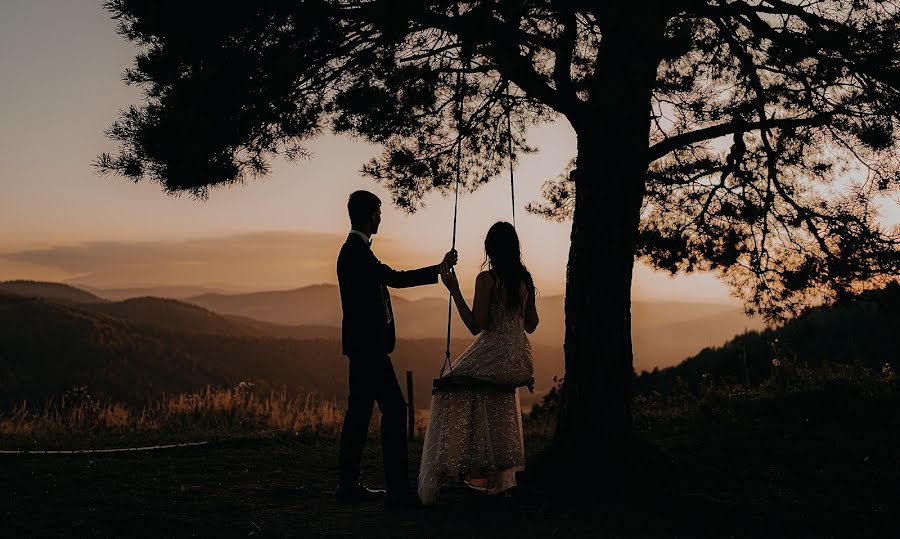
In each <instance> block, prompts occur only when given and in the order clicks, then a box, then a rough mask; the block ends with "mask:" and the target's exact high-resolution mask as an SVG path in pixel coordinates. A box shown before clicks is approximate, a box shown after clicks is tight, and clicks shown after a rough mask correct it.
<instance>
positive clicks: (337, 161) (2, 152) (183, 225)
mask: <svg viewBox="0 0 900 539" xmlns="http://www.w3.org/2000/svg"><path fill="white" fill-rule="evenodd" d="M134 54H135V50H134V49H133V47H132V46H131V45H130V44H129V43H128V42H127V41H125V40H124V39H123V38H121V37H120V36H118V35H117V34H116V33H115V26H114V23H113V21H111V20H110V19H109V17H108V15H107V13H106V12H105V11H104V10H103V9H102V5H101V2H100V1H99V0H56V1H51V0H3V1H2V2H0V280H8V279H35V280H55V281H70V282H73V283H78V284H86V285H92V286H100V287H129V286H153V285H195V286H196V285H202V286H209V287H213V288H219V289H223V290H262V289H276V288H277V289H288V288H295V287H299V286H305V285H309V284H315V283H321V282H335V281H336V278H335V275H334V259H335V257H336V254H337V251H338V249H339V247H340V244H341V242H342V241H343V239H344V238H345V237H346V233H347V230H348V228H349V227H348V222H347V217H346V199H347V196H348V195H349V193H350V192H352V191H354V190H356V189H368V190H370V191H373V192H375V193H376V194H378V195H379V196H380V197H381V198H382V200H384V201H385V207H384V208H383V221H382V229H381V232H380V233H379V234H378V236H377V237H376V240H375V244H374V248H375V250H376V253H377V254H378V255H379V256H380V257H381V258H382V260H384V261H385V262H387V263H389V264H391V265H394V266H396V267H412V266H417V265H426V264H432V263H436V262H437V261H439V260H440V258H441V256H442V254H443V252H444V251H446V250H447V249H448V248H449V246H450V243H451V234H452V228H451V225H452V216H453V203H452V199H450V198H445V197H442V196H441V195H438V194H433V195H431V196H429V197H428V198H427V199H426V207H425V208H423V209H421V210H419V211H418V212H417V213H416V214H414V215H407V214H405V213H403V212H401V211H399V210H396V209H395V208H393V207H391V206H390V205H389V200H390V197H389V195H388V193H387V192H386V190H384V189H382V188H381V187H380V186H379V185H378V184H376V183H375V182H374V181H372V180H371V179H368V178H366V177H363V176H362V175H361V174H360V172H359V171H360V168H361V167H362V165H363V164H364V163H365V162H366V161H367V160H368V159H369V158H371V157H372V156H374V155H375V154H376V153H378V151H379V150H378V148H377V147H375V146H372V145H369V144H367V143H365V142H362V141H358V140H351V139H349V138H346V137H336V136H331V135H328V136H323V137H321V138H319V139H317V140H315V141H312V142H311V143H310V144H309V150H310V151H311V153H312V158H311V159H310V160H306V161H300V162H294V163H287V162H282V161H276V162H275V163H274V167H273V173H272V174H271V175H270V176H269V177H267V178H265V179H262V180H254V181H250V182H248V183H247V184H245V185H242V186H237V187H231V188H226V189H219V190H215V191H213V192H212V193H211V196H210V197H209V199H208V200H206V201H197V200H194V199H192V198H190V197H189V196H182V197H173V196H170V195H166V194H164V193H163V192H162V190H161V189H160V188H159V186H157V185H154V184H152V183H138V184H134V183H131V182H129V181H127V180H124V179H122V178H118V177H100V176H98V175H97V174H96V173H95V171H94V170H93V168H92V166H91V163H92V161H93V160H94V158H95V157H96V156H97V155H98V154H99V153H101V152H104V151H115V149H116V148H115V146H114V144H113V143H111V142H110V141H108V140H107V139H106V138H105V137H104V135H103V131H104V129H106V128H107V127H108V126H109V125H110V124H111V123H112V121H113V120H114V119H115V118H116V116H117V112H118V111H119V110H120V109H122V108H125V107H127V106H128V105H129V104H133V103H139V102H140V97H141V96H140V93H139V91H138V90H137V89H135V88H128V87H126V86H125V85H124V84H123V83H122V80H121V74H122V72H123V71H124V69H125V68H127V67H128V66H129V65H130V64H131V62H132V61H133V57H134ZM528 143H529V144H530V145H531V146H536V147H538V148H539V150H540V151H539V152H538V153H537V154H534V155H529V156H525V157H523V158H522V159H521V161H520V165H519V166H518V167H517V169H516V201H517V203H518V207H517V208H516V217H517V228H518V231H519V234H520V236H521V238H522V244H523V255H524V259H525V262H526V265H528V266H529V268H530V269H531V270H532V272H533V273H534V275H535V278H536V281H537V284H538V286H539V287H541V289H542V291H543V292H545V293H561V292H562V291H563V289H564V278H565V265H566V258H567V255H568V244H569V241H568V239H569V231H570V224H569V223H555V222H548V221H545V220H543V219H541V218H539V217H536V216H534V215H530V214H527V213H526V212H525V211H524V206H525V204H526V203H528V202H530V201H539V200H540V190H541V185H542V184H543V183H544V182H545V181H547V180H550V179H553V178H555V177H556V176H557V175H558V174H559V173H560V172H561V171H562V170H563V169H564V167H565V165H566V164H567V163H568V162H569V160H570V159H571V158H572V157H573V156H574V151H575V135H574V133H573V132H572V130H571V129H570V128H569V126H568V125H567V124H566V123H565V122H564V121H562V122H557V123H554V124H550V125H547V126H542V127H540V128H537V129H534V130H532V131H531V132H530V133H529V136H528ZM505 174H506V173H504V176H503V177H501V178H498V179H497V180H495V181H494V182H491V183H490V184H488V185H487V186H484V187H482V188H481V189H479V190H478V191H477V192H476V193H474V194H465V195H463V196H462V197H461V199H460V213H459V232H458V244H457V248H458V250H459V252H460V266H459V273H460V278H461V281H462V282H463V283H466V282H470V281H471V280H473V279H474V276H475V274H476V273H477V271H478V269H479V265H480V264H481V261H482V258H483V238H484V234H485V233H486V232H487V229H488V227H489V226H490V225H491V224H492V223H494V222H495V221H497V220H501V219H502V220H509V219H510V213H511V207H510V193H509V183H508V179H507V176H506V175H505ZM433 292H434V295H438V294H439V293H440V292H441V291H440V290H434V291H433ZM633 293H634V297H635V298H638V299H664V300H674V299H688V300H697V301H704V302H733V301H735V300H733V299H732V298H730V294H729V290H728V288H727V287H726V286H725V285H723V284H722V283H720V282H719V281H717V280H716V278H715V277H714V276H712V275H692V276H686V277H677V278H671V277H669V276H668V275H666V274H663V273H657V272H653V271H652V270H650V269H648V268H646V267H645V266H643V265H641V264H638V265H637V266H636V269H635V284H634V290H633Z"/></svg>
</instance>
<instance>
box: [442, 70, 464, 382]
mask: <svg viewBox="0 0 900 539" xmlns="http://www.w3.org/2000/svg"><path fill="white" fill-rule="evenodd" d="M462 90H463V74H462V70H460V71H458V72H457V73H456V91H457V94H458V95H459V99H458V100H457V104H456V185H455V187H454V190H453V242H452V245H451V247H450V250H454V249H456V222H457V217H458V215H459V180H460V177H461V176H462V143H463V129H464V124H463V93H462ZM452 325H453V294H452V293H448V297H447V348H446V349H445V351H444V363H443V364H442V365H441V374H440V377H441V378H443V377H444V372H445V371H446V369H448V368H449V369H450V375H451V376H452V375H453V364H452V363H451V362H450V330H451V328H452Z"/></svg>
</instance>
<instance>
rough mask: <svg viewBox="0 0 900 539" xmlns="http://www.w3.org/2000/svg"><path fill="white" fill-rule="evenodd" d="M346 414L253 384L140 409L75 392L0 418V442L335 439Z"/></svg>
mask: <svg viewBox="0 0 900 539" xmlns="http://www.w3.org/2000/svg"><path fill="white" fill-rule="evenodd" d="M343 416H344V408H343V406H342V405H340V406H339V405H338V404H337V403H335V402H333V401H330V400H323V399H320V398H318V397H317V396H316V395H313V394H310V395H306V396H304V397H295V398H291V397H288V396H287V394H286V393H285V392H281V393H272V394H269V395H258V394H256V393H254V392H253V391H252V390H251V386H250V385H249V384H240V385H238V386H237V387H234V388H217V387H207V388H205V389H203V390H201V391H197V392H194V393H188V394H180V395H173V396H167V397H164V398H163V399H161V400H159V401H157V402H154V403H152V404H150V405H148V406H145V407H143V408H142V409H134V408H131V407H128V406H126V405H124V404H121V403H117V402H100V401H97V400H95V399H93V398H91V396H90V395H89V394H87V393H86V391H84V389H83V388H76V389H75V390H72V391H69V392H67V393H66V395H64V396H63V397H62V398H61V399H59V400H58V401H51V402H49V403H48V404H46V405H44V406H43V407H40V408H35V407H31V406H29V405H28V404H27V403H23V404H21V405H19V406H16V407H15V408H14V409H12V410H10V411H8V412H2V413H0V436H8V437H15V438H19V439H22V438H25V439H27V438H31V437H40V438H46V437H55V436H70V435H73V434H92V435H102V434H128V433H131V434H154V433H158V434H171V433H176V432H177V433H185V432H221V433H235V432H244V433H247V432H254V431H263V430H283V431H290V432H310V433H315V434H323V435H336V434H337V433H338V432H340V428H341V422H342V421H343Z"/></svg>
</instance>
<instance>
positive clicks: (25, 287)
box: [0, 281, 106, 303]
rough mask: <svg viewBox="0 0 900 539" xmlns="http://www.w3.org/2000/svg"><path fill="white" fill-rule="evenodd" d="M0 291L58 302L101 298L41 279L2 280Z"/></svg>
mask: <svg viewBox="0 0 900 539" xmlns="http://www.w3.org/2000/svg"><path fill="white" fill-rule="evenodd" d="M0 292H4V293H7V294H12V295H16V296H26V297H41V298H45V299H49V300H53V301H56V302H59V303H99V302H102V301H106V300H104V299H103V298H101V297H99V296H97V295H95V294H92V293H90V292H88V291H86V290H82V289H80V288H76V287H74V286H69V285H66V284H62V283H48V282H42V281H2V282H0Z"/></svg>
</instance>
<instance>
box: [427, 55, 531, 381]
mask: <svg viewBox="0 0 900 539" xmlns="http://www.w3.org/2000/svg"><path fill="white" fill-rule="evenodd" d="M456 77H457V78H456V80H457V85H458V86H459V88H460V89H461V88H462V73H461V72H458V73H457V76H456ZM506 88H507V89H506V95H507V99H509V82H507V84H506ZM459 96H460V97H459V103H458V105H457V117H456V118H457V122H458V127H457V139H456V187H455V191H454V196H453V245H452V247H451V249H456V221H457V215H458V209H459V180H460V175H461V169H462V139H463V135H462V133H463V127H464V124H463V95H462V92H460V94H459ZM505 108H506V130H507V139H508V141H509V192H510V198H511V199H512V220H513V226H516V191H515V175H514V172H513V163H512V150H513V142H512V119H511V115H510V109H511V108H512V106H511V105H510V104H508V103H507V106H506V107H505ZM452 321H453V295H452V294H451V295H450V298H449V301H448V303H447V348H446V350H445V351H444V363H443V364H442V365H441V373H440V374H439V375H438V377H437V378H435V379H434V383H433V389H432V390H431V394H432V395H434V394H436V393H438V392H439V391H443V390H448V389H453V388H456V389H478V390H480V391H496V392H499V393H515V392H516V390H517V389H518V388H520V387H527V388H528V390H529V391H530V392H532V393H534V378H533V377H532V378H529V379H528V380H525V381H522V382H519V383H517V384H499V383H495V382H488V381H485V380H480V379H478V378H474V377H472V376H465V375H454V374H453V365H452V363H451V361H450V329H451V325H452ZM448 368H449V371H450V373H449V374H448V375H446V376H445V375H444V372H445V371H446V370H447V369H448Z"/></svg>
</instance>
